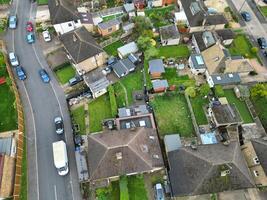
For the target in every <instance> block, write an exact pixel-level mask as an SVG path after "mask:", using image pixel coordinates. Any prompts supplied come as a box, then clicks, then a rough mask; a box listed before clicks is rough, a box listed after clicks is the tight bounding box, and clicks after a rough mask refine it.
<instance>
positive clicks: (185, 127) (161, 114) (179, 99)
mask: <svg viewBox="0 0 267 200" xmlns="http://www.w3.org/2000/svg"><path fill="white" fill-rule="evenodd" d="M151 105H152V106H153V108H154V112H155V116H156V121H157V125H158V128H159V133H160V135H161V136H164V135H167V134H173V133H179V134H180V135H181V136H182V137H191V136H193V133H194V130H193V124H192V122H191V121H192V120H191V116H190V112H189V109H188V106H187V102H186V99H185V97H184V95H181V94H176V93H167V94H165V95H163V96H155V97H154V99H153V100H152V101H151Z"/></svg>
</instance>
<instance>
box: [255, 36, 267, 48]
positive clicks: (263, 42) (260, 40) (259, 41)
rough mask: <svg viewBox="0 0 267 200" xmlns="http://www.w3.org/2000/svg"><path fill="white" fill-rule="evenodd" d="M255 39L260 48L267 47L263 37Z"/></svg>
mask: <svg viewBox="0 0 267 200" xmlns="http://www.w3.org/2000/svg"><path fill="white" fill-rule="evenodd" d="M257 41H258V44H259V45H260V48H261V49H265V48H267V42H266V39H265V38H264V37H260V38H258V40H257Z"/></svg>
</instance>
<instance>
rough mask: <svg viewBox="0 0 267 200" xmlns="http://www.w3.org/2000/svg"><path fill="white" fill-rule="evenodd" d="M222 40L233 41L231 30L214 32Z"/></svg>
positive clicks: (233, 35)
mask: <svg viewBox="0 0 267 200" xmlns="http://www.w3.org/2000/svg"><path fill="white" fill-rule="evenodd" d="M215 32H216V33H217V35H218V36H219V37H220V38H221V39H222V40H230V39H234V37H235V33H234V32H233V31H232V30H231V29H222V30H216V31H215Z"/></svg>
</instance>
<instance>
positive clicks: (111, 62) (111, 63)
mask: <svg viewBox="0 0 267 200" xmlns="http://www.w3.org/2000/svg"><path fill="white" fill-rule="evenodd" d="M117 61H118V58H116V57H114V56H112V57H110V58H109V59H108V61H107V65H108V66H111V65H114V64H115V63H116V62H117Z"/></svg>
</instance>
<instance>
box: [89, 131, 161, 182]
mask: <svg viewBox="0 0 267 200" xmlns="http://www.w3.org/2000/svg"><path fill="white" fill-rule="evenodd" d="M88 168H89V176H90V178H89V180H90V181H91V182H94V181H97V180H112V179H118V178H119V176H122V175H133V174H140V173H150V172H154V171H157V170H160V169H163V168H164V163H163V158H162V155H161V149H160V145H159V141H158V137H157V132H156V130H155V129H151V128H136V129H134V130H131V131H130V130H126V129H125V130H119V131H110V132H106V133H101V134H93V135H89V136H88Z"/></svg>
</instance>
